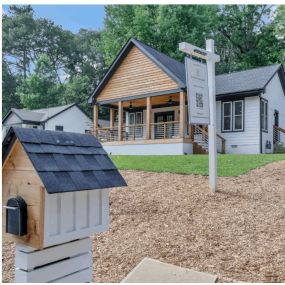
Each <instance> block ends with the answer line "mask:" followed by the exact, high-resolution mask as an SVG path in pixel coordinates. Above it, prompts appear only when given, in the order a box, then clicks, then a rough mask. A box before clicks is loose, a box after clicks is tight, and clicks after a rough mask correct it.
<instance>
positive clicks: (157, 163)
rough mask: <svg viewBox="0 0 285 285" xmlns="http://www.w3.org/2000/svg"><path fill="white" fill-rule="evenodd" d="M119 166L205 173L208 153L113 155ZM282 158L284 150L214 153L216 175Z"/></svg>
mask: <svg viewBox="0 0 285 285" xmlns="http://www.w3.org/2000/svg"><path fill="white" fill-rule="evenodd" d="M111 158H112V160H113V162H114V163H115V165H116V166H117V167H118V168H119V169H122V170H143V171H151V172H170V173H180V174H201V175H208V173H209V170H208V169H209V168H208V166H209V162H208V155H162V156H161V155H143V156H140V155H132V156H127V155H113V156H111ZM280 160H285V154H258V155H233V154H222V155H218V175H219V176H238V175H241V174H244V173H246V172H248V171H249V170H252V169H255V168H257V167H261V166H263V165H265V164H268V163H271V162H274V161H280Z"/></svg>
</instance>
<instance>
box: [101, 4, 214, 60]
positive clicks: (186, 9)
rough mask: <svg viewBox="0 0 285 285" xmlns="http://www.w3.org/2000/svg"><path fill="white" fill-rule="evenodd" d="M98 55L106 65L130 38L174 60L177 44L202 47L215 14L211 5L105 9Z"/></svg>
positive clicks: (135, 6) (112, 7) (210, 32)
mask: <svg viewBox="0 0 285 285" xmlns="http://www.w3.org/2000/svg"><path fill="white" fill-rule="evenodd" d="M105 9H106V15H105V31H104V33H103V35H102V42H101V46H100V47H101V51H102V52H103V54H104V58H105V61H106V63H107V64H110V63H111V62H112V61H113V60H114V58H115V56H116V55H117V53H118V52H119V50H120V49H121V48H122V46H123V45H124V44H125V43H126V41H127V40H128V39H129V38H130V37H135V38H137V39H138V40H141V41H143V42H145V43H147V44H149V45H151V46H153V47H154V48H156V49H158V50H160V51H162V52H164V53H166V54H168V55H170V56H172V57H174V58H176V59H178V60H182V59H183V58H184V55H183V53H181V52H179V50H178V44H179V42H181V41H189V42H191V43H193V44H196V45H199V46H204V45H205V39H206V38H207V37H208V36H210V35H211V34H212V28H213V26H214V25H213V22H214V21H215V15H216V13H217V11H218V6H215V5H109V6H106V8H105Z"/></svg>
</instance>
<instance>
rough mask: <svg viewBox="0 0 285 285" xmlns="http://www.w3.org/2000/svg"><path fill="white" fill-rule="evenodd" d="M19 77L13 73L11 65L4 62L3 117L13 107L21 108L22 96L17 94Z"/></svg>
mask: <svg viewBox="0 0 285 285" xmlns="http://www.w3.org/2000/svg"><path fill="white" fill-rule="evenodd" d="M17 82H18V78H17V77H16V76H14V75H13V73H12V72H11V70H10V69H9V65H8V64H7V63H6V62H5V61H3V63H2V117H4V116H5V115H6V114H7V113H8V112H9V110H10V109H11V108H21V100H20V96H19V95H18V94H16V87H17Z"/></svg>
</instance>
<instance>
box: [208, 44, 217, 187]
mask: <svg viewBox="0 0 285 285" xmlns="http://www.w3.org/2000/svg"><path fill="white" fill-rule="evenodd" d="M206 50H207V51H209V52H211V53H214V52H215V51H214V40H212V39H210V40H206ZM207 70H208V85H209V105H210V125H209V126H208V130H209V185H210V189H211V191H212V192H216V190H217V134H216V89H215V61H213V60H207Z"/></svg>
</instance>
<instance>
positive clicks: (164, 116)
mask: <svg viewBox="0 0 285 285" xmlns="http://www.w3.org/2000/svg"><path fill="white" fill-rule="evenodd" d="M173 121H174V111H169V112H161V113H155V114H154V122H155V123H156V125H155V128H154V137H155V139H163V138H171V137H172V136H174V125H173V124H163V123H166V122H173Z"/></svg>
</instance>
